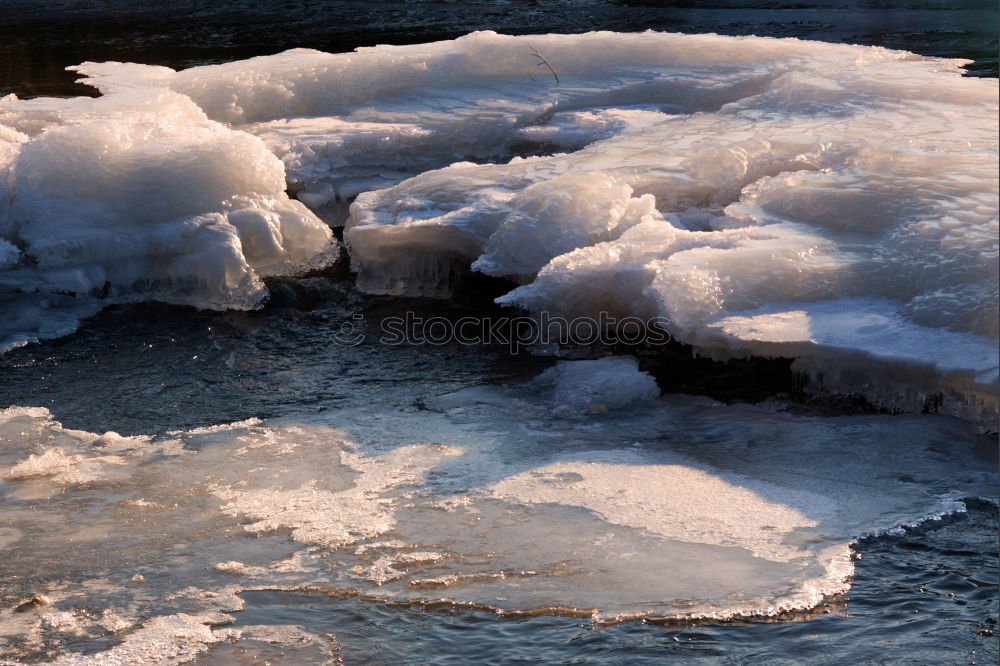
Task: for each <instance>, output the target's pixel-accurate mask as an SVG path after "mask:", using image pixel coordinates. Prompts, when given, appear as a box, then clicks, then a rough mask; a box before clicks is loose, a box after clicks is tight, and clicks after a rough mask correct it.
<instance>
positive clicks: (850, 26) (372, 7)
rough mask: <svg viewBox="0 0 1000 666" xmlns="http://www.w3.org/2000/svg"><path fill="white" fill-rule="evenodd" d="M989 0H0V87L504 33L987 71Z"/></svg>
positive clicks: (64, 84)
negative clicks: (833, 51) (855, 50)
mask: <svg viewBox="0 0 1000 666" xmlns="http://www.w3.org/2000/svg"><path fill="white" fill-rule="evenodd" d="M997 15H998V12H997V2H996V0H798V1H789V0H742V1H741V0H704V1H697V0H494V1H492V2H484V1H476V0H469V1H462V0H375V1H372V2H352V1H350V0H327V1H323V0H228V1H226V2H204V1H200V0H165V1H164V2H148V1H146V2H143V1H139V2H137V1H135V0H103V1H102V0H50V1H45V0H0V94H6V93H11V92H13V93H16V94H17V95H19V96H22V97H23V96H32V95H80V94H94V93H93V91H92V90H91V89H89V88H87V87H85V86H80V85H75V84H74V83H73V81H74V80H75V78H76V75H75V74H72V73H70V72H66V71H64V70H65V67H67V66H68V65H76V64H79V63H80V62H83V61H85V60H95V61H102V60H119V61H132V62H141V63H146V64H157V65H167V66H170V67H174V68H184V67H191V66H194V65H203V64H209V63H218V62H225V61H229V60H238V59H241V58H248V57H251V56H256V55H265V54H270V53H277V52H279V51H283V50H285V49H289V48H293V47H309V48H315V49H320V50H323V51H329V52H338V51H349V50H351V49H354V48H356V47H358V46H371V45H374V44H411V43H417V42H427V41H434V40H440V39H451V38H454V37H458V36H460V35H463V34H465V33H468V32H471V31H473V30H487V29H488V30H496V31H498V32H503V33H509V34H533V33H546V32H557V33H571V32H584V31H588V30H618V31H639V30H647V29H652V30H661V31H666V32H685V33H693V32H717V33H720V34H726V35H750V34H754V35H762V36H769V37H800V38H803V39H816V40H821V41H827V42H844V43H855V44H876V45H881V46H887V47H891V48H898V49H906V50H909V51H914V52H916V53H921V54H924V55H932V56H946V57H953V58H967V59H970V60H973V61H974V63H973V64H972V65H971V66H970V67H969V72H970V74H973V75H977V76H994V77H995V76H997Z"/></svg>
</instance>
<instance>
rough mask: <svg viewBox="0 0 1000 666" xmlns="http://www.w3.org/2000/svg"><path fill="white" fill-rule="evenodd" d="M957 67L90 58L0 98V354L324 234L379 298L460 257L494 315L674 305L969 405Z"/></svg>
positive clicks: (973, 175)
mask: <svg viewBox="0 0 1000 666" xmlns="http://www.w3.org/2000/svg"><path fill="white" fill-rule="evenodd" d="M541 60H544V63H543V62H540V61H541ZM543 64H547V67H546V66H539V65H543ZM963 64H964V61H960V60H947V59H939V58H928V57H921V56H917V55H914V54H911V53H906V52H901V51H891V50H887V49H884V48H880V47H860V46H849V45H839V44H825V43H818V42H808V41H802V40H797V39H765V38H755V37H723V36H718V35H676V34H663V33H653V32H647V33H641V34H615V33H606V32H596V33H588V34H583V35H538V36H530V37H510V36H503V35H498V34H495V33H492V32H478V33H473V34H470V35H468V36H466V37H462V38H460V39H457V40H454V41H447V42H438V43H433V44H421V45H413V46H379V47H373V48H365V49H359V50H358V51H356V52H354V53H345V54H327V53H322V52H318V51H312V50H305V49H296V50H292V51H287V52H285V53H281V54H278V55H274V56H268V57H260V58H253V59H250V60H245V61H239V62H232V63H228V64H222V65H213V66H206V67H195V68H191V69H188V70H184V71H179V72H177V71H174V70H171V69H168V68H165V67H153V66H144V65H136V64H124V63H84V64H83V65H80V66H78V67H77V68H76V69H77V70H78V71H79V72H80V73H81V74H82V75H83V76H84V77H85V78H84V81H85V82H86V83H89V84H90V85H92V86H95V87H97V88H98V89H99V90H100V91H101V92H102V93H103V94H104V97H102V98H99V99H96V100H91V99H86V100H84V99H75V100H58V101H53V100H29V101H21V100H17V99H14V98H13V97H8V98H7V99H5V100H3V101H2V103H0V175H2V178H0V188H2V189H0V195H2V198H3V202H2V204H0V205H2V212H0V290H2V295H0V298H3V299H4V303H5V305H4V307H5V308H6V309H8V310H10V311H11V312H12V313H13V316H12V317H11V318H10V321H12V322H13V324H9V323H6V322H5V324H4V329H5V334H4V335H6V336H7V337H8V342H7V343H6V344H7V345H10V344H12V342H11V341H12V340H14V341H16V340H18V339H24V338H25V337H30V335H32V333H31V332H30V330H29V329H31V328H32V326H34V327H35V329H36V330H35V332H34V335H36V336H37V335H47V334H58V333H60V332H65V330H67V329H69V328H71V327H72V325H73V321H75V318H77V317H78V316H79V313H78V312H76V310H80V309H82V310H84V311H86V310H87V309H88V308H91V309H93V308H94V307H96V305H95V304H100V303H101V302H103V301H101V300H100V298H93V299H91V300H87V299H86V298H83V299H81V294H90V295H94V294H96V295H97V296H98V297H99V296H105V297H107V298H112V299H123V298H130V299H135V298H153V299H158V300H166V301H170V302H183V303H191V304H193V305H198V306H201V307H248V306H251V305H253V304H255V303H258V302H259V300H260V298H261V297H262V290H261V284H260V281H259V279H258V278H259V276H261V275H268V274H274V273H278V272H294V271H296V270H300V269H301V267H302V266H312V265H317V264H319V263H322V260H323V259H328V251H329V246H328V243H329V240H328V237H329V233H328V232H327V230H326V228H325V227H323V226H321V225H320V224H318V219H323V220H325V221H326V222H327V223H329V224H331V225H334V226H337V225H341V224H344V225H346V231H345V241H346V243H347V246H348V248H349V251H350V254H351V264H352V267H353V269H354V270H355V271H356V272H357V285H358V287H359V288H360V289H362V290H364V291H367V292H370V293H376V294H392V295H432V296H447V295H448V294H449V290H450V287H451V285H452V283H453V282H454V280H455V279H456V277H457V276H458V275H459V274H460V273H461V272H462V271H465V270H468V269H469V268H470V267H471V269H472V270H476V271H481V272H483V273H486V274H488V275H492V276H500V277H505V278H510V279H512V280H514V281H515V282H516V283H518V284H520V285H521V286H520V287H518V288H516V289H513V290H512V291H511V292H510V293H508V294H506V295H504V296H503V297H501V298H500V302H501V303H504V304H508V305H515V306H520V307H522V308H526V309H528V310H529V311H532V312H536V313H537V312H541V311H548V312H551V313H555V314H563V315H574V316H577V315H587V316H593V315H596V314H597V313H598V312H600V311H606V312H608V313H610V314H615V315H639V316H658V317H663V318H666V319H668V320H669V321H670V324H669V327H670V330H671V333H672V334H673V335H674V336H675V338H677V339H679V340H681V341H683V342H686V343H689V344H691V345H693V346H694V347H695V348H697V350H699V352H700V353H703V354H708V355H712V356H717V357H720V358H725V357H731V356H742V355H748V354H767V355H785V356H791V357H795V358H797V359H799V360H798V366H797V367H798V368H799V369H801V370H803V371H804V372H805V373H808V374H809V375H811V377H812V378H813V380H814V381H815V382H816V383H817V384H819V385H821V386H822V387H825V388H832V389H834V390H843V391H862V392H865V393H866V394H868V395H869V396H870V397H873V398H875V399H877V400H879V401H881V402H884V403H886V404H890V405H894V406H900V407H906V408H913V409H920V408H922V407H924V406H925V403H926V402H927V399H928V396H935V398H934V399H935V401H936V403H937V404H938V406H942V405H943V406H944V408H945V409H950V410H951V411H953V412H954V413H962V414H964V415H966V416H977V415H978V416H979V417H982V415H983V413H984V410H985V412H986V413H989V412H991V410H993V409H994V408H995V402H996V401H995V393H996V391H995V389H996V384H997V377H998V370H997V369H998V361H997V348H996V347H997V345H996V340H997V336H998V319H997V317H998V309H997V279H998V270H997V234H998V225H997V176H998V167H997V123H996V117H997V100H998V96H997V91H998V89H997V82H996V80H988V79H972V78H963V77H962V76H961V74H962V69H961V67H962V65H963ZM549 68H551V70H552V71H551V72H550V70H549ZM556 77H558V79H557V78H556ZM286 184H287V187H288V191H289V192H292V193H293V194H294V195H295V197H296V199H297V200H290V199H288V198H287V197H286V196H285V194H284V192H285V187H286ZM303 204H304V205H303ZM307 207H308V210H307ZM67 293H72V294H75V297H70V296H66V294H67ZM26 295H27V296H26ZM15 300H16V301H17V303H18V304H17V305H14V304H9V303H12V301H15ZM42 301H44V303H43V305H39V303H40V302H42ZM47 303H51V304H52V309H54V310H55V311H56V312H58V313H62V314H61V315H59V316H57V315H54V314H51V313H50V318H49V319H46V318H45V317H44V316H43V314H44V312H42V310H44V307H43V306H44V304H47ZM8 304H9V305H8ZM59 308H61V309H59ZM74 308H75V309H76V310H74ZM26 331H27V333H26ZM11 336H12V337H11ZM0 337H4V336H3V335H0ZM879 378H880V379H879Z"/></svg>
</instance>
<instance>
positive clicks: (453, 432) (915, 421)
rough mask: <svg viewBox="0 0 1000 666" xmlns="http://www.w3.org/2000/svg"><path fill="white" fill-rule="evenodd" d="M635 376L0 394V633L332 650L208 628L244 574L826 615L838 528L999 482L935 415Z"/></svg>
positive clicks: (363, 588)
mask: <svg viewBox="0 0 1000 666" xmlns="http://www.w3.org/2000/svg"><path fill="white" fill-rule="evenodd" d="M651 382H652V380H651V378H649V377H648V375H645V374H644V373H642V372H640V371H639V370H638V369H636V368H635V364H634V362H630V360H629V359H627V358H626V359H614V360H613V362H602V361H567V362H561V363H560V364H558V365H556V366H554V368H553V370H551V371H549V372H547V373H544V374H543V375H542V376H541V377H539V378H538V379H537V380H536V381H532V382H525V383H520V384H515V385H511V386H507V387H496V386H489V385H482V384H480V385H474V386H471V387H468V388H464V389H461V390H459V391H456V392H452V393H448V394H444V395H438V396H433V395H429V396H427V397H426V400H425V402H424V408H422V409H417V408H416V407H412V406H408V405H397V406H393V405H387V404H361V405H359V406H356V407H351V408H345V409H339V410H335V411H330V412H326V413H323V414H318V415H313V416H307V417H301V416H300V417H295V418H291V417H286V418H281V419H269V420H259V419H250V420H247V421H242V422H238V423H233V424H228V425H219V426H213V427H208V428H198V429H188V430H182V431H175V432H168V433H164V434H161V435H158V436H131V437H125V436H120V435H117V434H115V433H113V432H108V433H104V434H103V435H99V434H98V433H90V432H84V431H79V430H70V429H67V428H64V427H63V426H61V425H60V424H59V423H58V422H57V421H56V420H55V419H54V417H53V416H52V414H51V413H50V412H49V411H48V410H46V409H42V408H26V407H14V408H9V409H6V410H0V502H2V503H3V506H4V514H3V519H4V520H3V524H2V525H0V553H2V554H3V557H0V602H2V603H0V654H2V655H5V656H9V657H12V658H23V659H25V660H28V661H34V660H39V659H42V658H43V657H45V658H53V657H55V658H57V661H56V663H146V662H154V661H155V662H156V663H181V662H184V661H187V660H191V659H194V658H195V657H196V656H197V655H198V654H199V653H202V652H204V651H210V650H215V649H221V648H223V647H225V646H232V645H234V644H236V645H243V644H244V642H246V641H253V640H269V641H271V642H274V643H277V644H279V645H281V646H283V648H284V649H287V650H292V651H293V654H298V652H296V651H298V650H302V649H306V647H308V648H309V649H311V650H320V651H321V652H322V651H324V650H329V649H331V644H330V642H329V639H328V637H327V638H324V637H320V636H315V635H311V634H310V633H309V631H307V629H308V628H307V627H299V626H294V625H284V624H282V623H283V622H287V621H288V620H283V619H282V617H283V616H277V617H276V618H275V619H274V622H273V624H274V626H272V627H270V629H269V630H268V631H269V632H270V633H265V634H259V631H262V630H258V629H254V628H253V627H232V628H230V627H227V625H228V624H230V623H231V622H232V620H233V618H234V616H233V613H234V612H236V611H239V610H240V609H241V608H242V607H243V597H242V596H241V594H242V593H243V592H246V591H252V590H289V591H303V592H312V593H316V592H320V593H327V594H330V595H333V596H335V597H341V598H342V597H344V596H345V595H346V596H352V595H359V597H360V598H362V599H365V600H366V603H382V602H413V603H420V602H429V603H434V604H454V605H456V606H458V607H473V608H481V609H491V610H493V611H495V612H497V613H499V614H500V615H505V616H518V615H523V614H563V615H572V616H577V617H581V618H589V619H592V620H593V621H595V622H598V623H601V622H618V621H627V620H630V619H632V620H634V619H639V618H650V619H651V618H674V619H675V620H683V621H689V620H691V619H695V618H706V619H725V618H732V617H742V616H758V615H763V616H776V617H782V616H786V617H787V615H785V614H787V613H790V612H791V613H795V612H803V611H804V612H809V611H815V612H821V611H822V608H823V604H825V603H826V602H828V601H829V600H830V599H831V597H835V596H836V595H838V594H840V593H842V592H844V591H846V590H847V589H848V588H849V585H850V580H851V576H852V573H853V571H854V561H853V559H852V551H851V549H850V544H851V543H852V541H853V540H855V539H857V538H859V537H863V536H866V535H887V534H892V533H899V532H900V531H903V530H906V529H909V528H908V527H907V526H912V525H920V526H922V527H927V526H928V521H930V523H931V524H932V523H933V522H934V521H935V520H939V519H941V518H942V517H943V516H945V515H946V514H960V513H961V512H963V511H965V508H966V505H965V499H966V498H969V497H985V498H994V497H995V495H996V484H997V475H996V467H995V466H996V460H995V455H993V456H991V455H990V448H991V447H990V446H989V444H988V441H986V440H984V438H983V437H982V436H980V435H977V434H976V432H975V428H974V427H972V426H971V425H969V424H965V423H962V422H960V421H957V420H954V419H947V418H942V417H939V416H926V415H925V416H896V417H890V416H851V417H834V418H820V417H797V416H792V415H789V414H784V413H773V412H769V411H767V410H765V409H763V408H760V407H754V406H748V405H732V406H726V405H722V404H719V403H714V402H712V401H711V400H709V399H707V398H695V397H685V396H671V397H669V398H667V399H662V400H658V399H655V391H654V392H653V393H651V392H650V387H649V384H651ZM615 386H617V387H618V388H617V389H616V388H615ZM574 387H575V389H576V393H574ZM597 400H600V401H601V403H602V404H603V405H604V406H605V409H602V410H600V411H594V410H589V411H588V410H584V409H582V408H581V407H582V406H583V405H584V404H586V405H587V406H593V405H594V404H595V402H596V401H597ZM567 404H570V405H575V406H576V407H577V408H575V409H571V410H567V409H566V405H567ZM955 519H959V518H958V517H957V516H956V517H955ZM879 538H881V537H879ZM929 538H931V537H929ZM38 594H43V595H45V598H46V600H47V602H48V603H47V604H39V605H38V606H37V607H35V608H29V610H27V611H26V612H16V611H15V610H14V609H13V607H15V606H17V605H19V603H20V602H21V601H22V600H24V599H28V598H31V597H32V596H33V595H38ZM817 606H819V607H820V608H817ZM304 646H305V647H304ZM220 658H221V657H220ZM91 660H96V661H91ZM311 660H312V658H311V657H310V658H309V659H306V661H311ZM0 661H2V658H0ZM293 661H294V658H293Z"/></svg>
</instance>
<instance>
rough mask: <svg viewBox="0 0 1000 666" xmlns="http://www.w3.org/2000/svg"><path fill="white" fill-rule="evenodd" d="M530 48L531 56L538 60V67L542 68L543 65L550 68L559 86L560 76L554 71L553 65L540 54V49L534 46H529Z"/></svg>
mask: <svg viewBox="0 0 1000 666" xmlns="http://www.w3.org/2000/svg"><path fill="white" fill-rule="evenodd" d="M528 48H530V49H531V55H533V56H535V57H536V58H538V66H539V67H541V66H542V65H545V66H546V67H548V69H549V71H550V72H552V76H553V77H554V78H555V80H556V85H559V75H558V74H556V70H554V69H552V65H550V64H549V61H548V60H546V59H545V58H544V57H543V56H542V54H541V53H539V52H538V49H536V48H535V47H534V46H529V47H528Z"/></svg>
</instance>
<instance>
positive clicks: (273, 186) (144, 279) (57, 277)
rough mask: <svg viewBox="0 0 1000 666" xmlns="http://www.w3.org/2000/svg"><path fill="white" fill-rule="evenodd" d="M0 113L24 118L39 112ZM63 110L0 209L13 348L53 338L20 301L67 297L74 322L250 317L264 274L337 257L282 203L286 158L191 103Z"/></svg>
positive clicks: (22, 150) (1, 282)
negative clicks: (138, 305) (128, 304)
mask: <svg viewBox="0 0 1000 666" xmlns="http://www.w3.org/2000/svg"><path fill="white" fill-rule="evenodd" d="M4 105H5V107H6V109H7V110H8V113H10V114H12V115H17V114H18V113H20V114H21V115H22V116H25V117H28V116H31V115H32V114H37V113H38V109H37V108H36V107H38V106H39V105H38V104H37V103H36V104H29V103H23V104H22V103H19V102H18V101H17V100H13V101H11V100H9V99H8V100H4ZM63 106H65V105H63ZM43 108H44V107H43ZM63 114H64V116H69V117H64V118H63V120H62V121H61V122H60V123H59V124H54V125H51V126H48V127H47V128H46V129H44V130H43V131H41V132H40V133H38V134H37V135H36V136H35V137H34V138H33V139H32V140H30V141H26V142H22V143H21V144H19V151H18V153H17V155H16V157H15V161H14V163H13V166H12V168H11V174H12V175H11V192H12V196H10V197H9V200H8V201H7V202H3V201H0V236H2V237H3V239H4V240H2V241H0V298H3V299H4V300H5V302H6V303H7V304H9V305H10V306H11V309H12V312H11V315H10V316H9V317H5V321H4V322H3V324H2V325H0V339H2V338H9V340H11V341H12V342H8V343H7V345H8V346H9V344H16V343H17V340H18V338H19V336H20V339H30V338H31V337H35V336H38V335H45V334H46V333H47V332H50V331H46V330H45V328H44V327H43V326H40V325H37V324H36V325H34V326H32V323H33V322H31V321H28V322H23V323H20V324H19V323H18V320H19V319H29V320H30V319H32V317H31V315H30V313H26V312H25V311H20V312H19V311H18V310H19V308H18V307H17V302H18V301H19V300H23V299H20V298H19V297H17V296H15V295H16V294H18V293H28V294H33V295H34V302H35V303H38V304H40V303H42V302H43V301H45V300H46V299H50V303H51V305H50V306H49V309H52V308H55V309H60V308H59V304H57V303H53V302H52V301H51V299H53V298H54V299H56V300H58V299H59V298H60V297H62V299H63V300H64V301H67V298H66V297H71V299H70V300H69V301H67V302H66V303H65V304H64V305H65V306H66V308H63V309H62V311H63V312H64V313H67V312H68V313H69V318H72V315H73V314H75V312H76V311H78V310H80V309H83V310H90V311H93V310H95V309H96V307H100V305H97V306H96V307H94V305H91V304H94V303H100V304H101V305H103V304H107V303H114V302H122V301H135V300H159V301H165V302H170V303H183V304H187V305H194V306H196V307H204V308H227V307H234V308H251V307H254V306H256V305H259V304H260V302H261V301H262V300H263V299H264V298H265V297H266V290H265V289H264V286H263V283H262V282H261V277H263V276H268V275H280V274H285V273H290V272H295V271H301V270H308V269H310V268H316V267H319V266H322V265H324V264H327V263H329V262H330V261H331V260H332V258H333V257H335V250H336V241H335V240H331V232H330V230H329V228H328V227H327V226H326V225H325V224H323V223H322V222H321V221H320V220H318V219H317V218H316V217H315V216H314V215H313V214H312V213H310V212H309V211H308V209H306V208H305V206H303V205H302V204H301V203H299V202H296V201H292V200H289V199H288V197H287V196H286V195H285V192H284V190H285V179H284V170H283V167H282V164H281V162H280V161H279V160H278V159H277V158H276V157H275V156H274V155H273V154H272V153H270V152H269V151H268V150H267V149H266V148H265V146H264V144H263V143H262V142H261V141H260V140H259V139H256V138H254V137H252V136H250V135H247V134H245V133H243V132H238V131H233V130H230V129H228V128H226V127H224V126H222V125H221V124H219V123H216V122H213V121H210V120H208V119H207V118H205V116H204V114H203V113H202V112H201V110H200V109H199V108H198V107H197V106H196V105H195V104H194V103H192V102H191V101H190V100H189V99H187V98H185V97H183V96H181V95H177V94H175V93H170V92H164V93H156V94H146V93H129V94H122V95H120V96H116V95H111V96H109V97H107V98H100V99H97V100H88V101H79V102H78V108H76V109H74V113H73V114H70V113H69V112H68V111H66V110H65V109H63ZM88 314H89V312H88ZM34 319H35V321H36V322H37V321H38V318H34ZM24 324H27V326H25V325H24ZM32 329H34V330H32ZM65 332H66V331H62V333H65Z"/></svg>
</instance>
